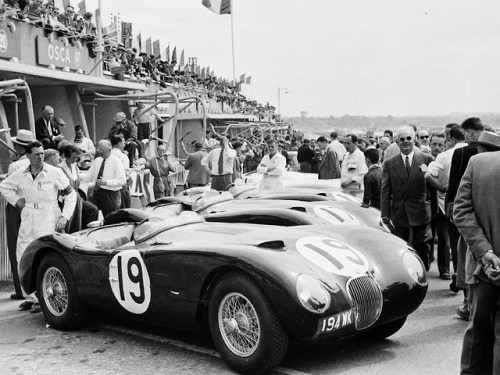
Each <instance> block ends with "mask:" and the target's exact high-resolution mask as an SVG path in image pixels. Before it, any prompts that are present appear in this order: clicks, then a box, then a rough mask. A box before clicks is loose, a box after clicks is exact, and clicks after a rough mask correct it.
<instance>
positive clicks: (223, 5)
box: [201, 0, 231, 14]
mask: <svg viewBox="0 0 500 375" xmlns="http://www.w3.org/2000/svg"><path fill="white" fill-rule="evenodd" d="M201 3H202V4H203V5H204V6H206V7H207V8H208V9H210V10H211V11H212V12H214V13H217V14H231V0H202V2H201Z"/></svg>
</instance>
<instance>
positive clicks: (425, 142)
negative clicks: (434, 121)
mask: <svg viewBox="0 0 500 375" xmlns="http://www.w3.org/2000/svg"><path fill="white" fill-rule="evenodd" d="M418 139H419V141H420V147H419V148H420V151H422V152H425V153H426V154H429V153H430V152H431V148H430V147H429V132H428V131H427V130H420V131H419V132H418Z"/></svg>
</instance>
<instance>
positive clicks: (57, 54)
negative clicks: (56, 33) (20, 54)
mask: <svg viewBox="0 0 500 375" xmlns="http://www.w3.org/2000/svg"><path fill="white" fill-rule="evenodd" d="M36 42H37V43H36V47H37V48H36V52H37V63H38V64H39V65H45V66H49V65H54V66H55V67H57V68H66V67H67V68H69V69H70V70H78V69H82V70H83V71H84V72H88V71H90V69H91V68H92V59H91V58H90V57H89V54H88V50H87V48H85V47H80V48H78V46H79V45H80V43H74V44H71V43H69V42H65V40H64V39H52V38H51V39H50V40H49V38H46V37H43V36H40V35H38V36H37V37H36Z"/></svg>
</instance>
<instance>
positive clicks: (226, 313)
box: [218, 293, 261, 357]
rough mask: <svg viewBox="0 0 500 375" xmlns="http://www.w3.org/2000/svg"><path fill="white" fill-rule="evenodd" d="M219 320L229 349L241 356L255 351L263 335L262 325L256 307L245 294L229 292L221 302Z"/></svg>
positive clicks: (221, 331) (246, 355)
mask: <svg viewBox="0 0 500 375" xmlns="http://www.w3.org/2000/svg"><path fill="white" fill-rule="evenodd" d="M218 321H219V329H220V333H221V335H222V338H223V340H224V342H225V343H226V345H227V347H228V348H229V350H231V351H232V352H233V353H234V354H236V355H238V356H241V357H248V356H250V355H252V354H253V353H254V352H255V350H256V349H257V347H258V345H259V341H260V337H261V326H260V321H259V317H258V316H257V312H256V310H255V307H254V306H253V305H252V303H251V302H250V301H249V300H248V299H247V298H246V297H245V296H244V295H242V294H240V293H229V294H227V295H226V296H225V297H224V298H223V299H222V301H221V302H220V305H219V313H218Z"/></svg>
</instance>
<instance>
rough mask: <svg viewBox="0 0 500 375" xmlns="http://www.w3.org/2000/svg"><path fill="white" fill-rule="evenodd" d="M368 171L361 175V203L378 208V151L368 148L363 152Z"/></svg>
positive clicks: (379, 171)
mask: <svg viewBox="0 0 500 375" xmlns="http://www.w3.org/2000/svg"><path fill="white" fill-rule="evenodd" d="M364 155H365V161H366V166H367V167H368V172H366V174H365V176H364V177H363V183H364V187H365V188H364V191H363V203H365V204H368V205H370V206H372V207H375V208H378V209H380V192H381V191H382V168H380V165H379V163H378V161H379V155H380V154H379V152H378V150H376V149H375V148H369V149H367V150H366V151H365V152H364Z"/></svg>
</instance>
